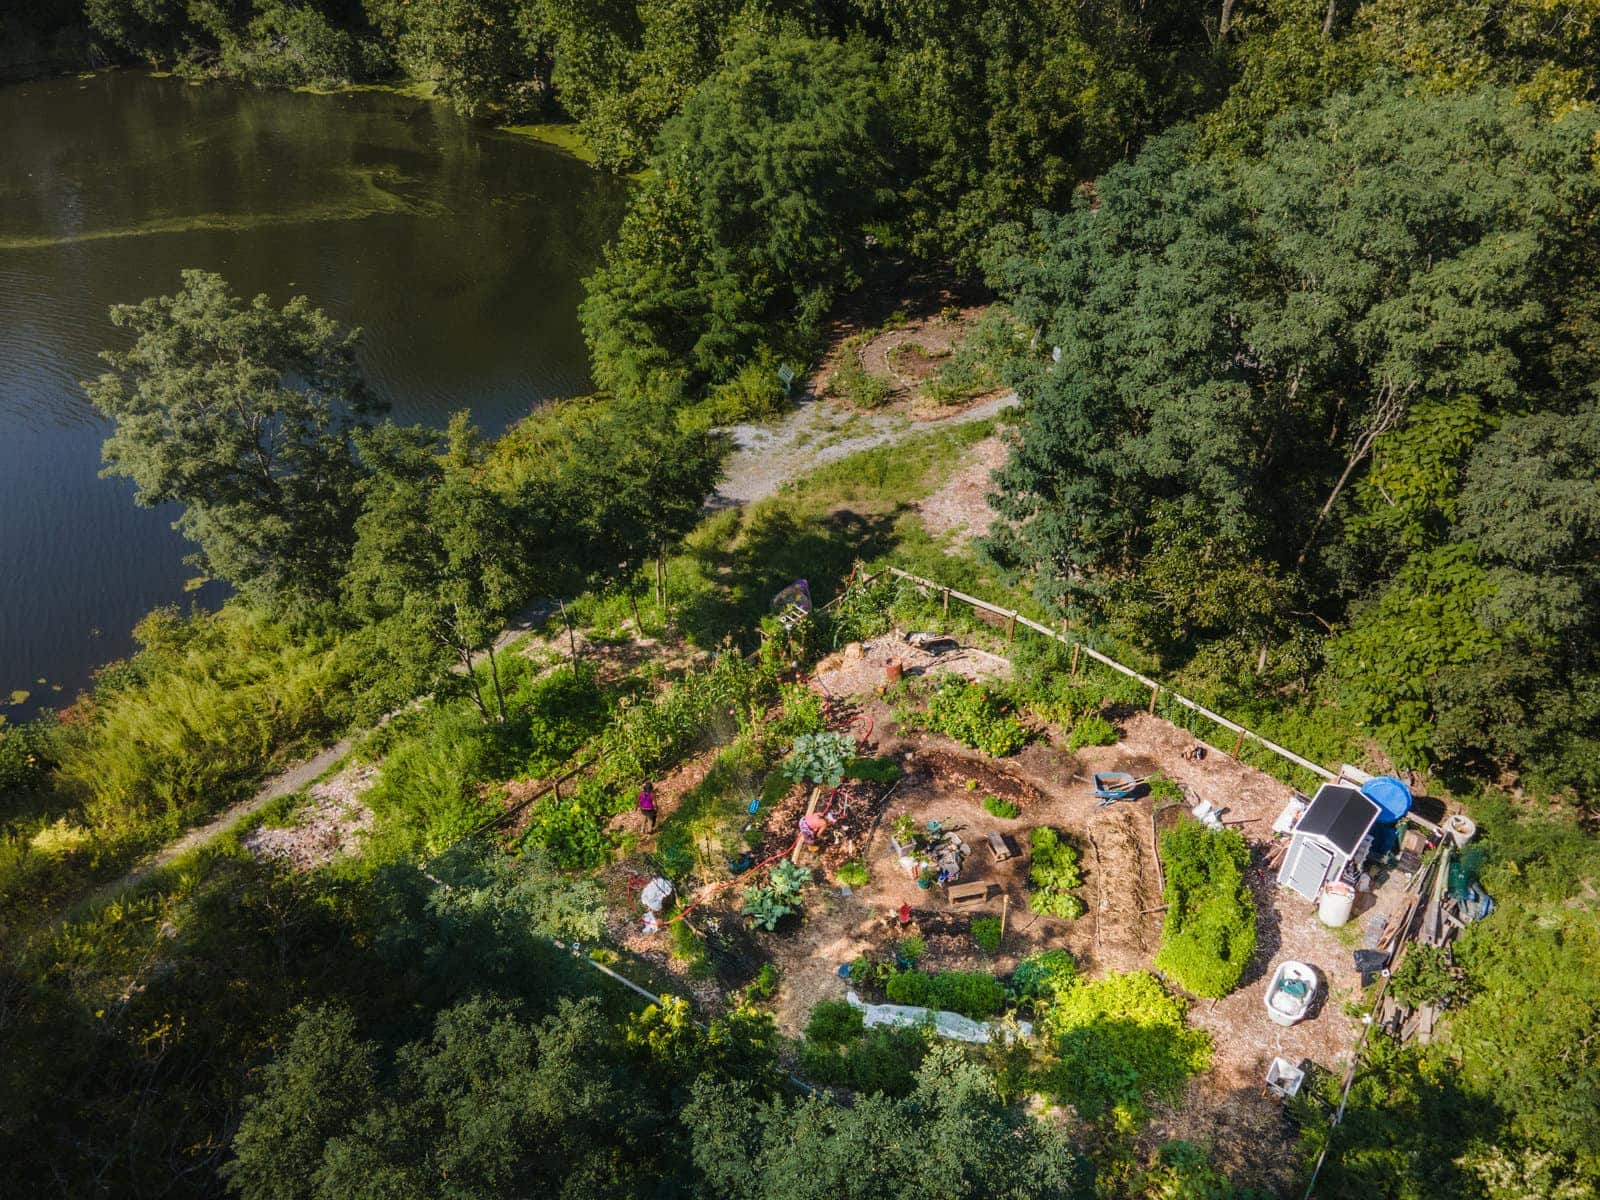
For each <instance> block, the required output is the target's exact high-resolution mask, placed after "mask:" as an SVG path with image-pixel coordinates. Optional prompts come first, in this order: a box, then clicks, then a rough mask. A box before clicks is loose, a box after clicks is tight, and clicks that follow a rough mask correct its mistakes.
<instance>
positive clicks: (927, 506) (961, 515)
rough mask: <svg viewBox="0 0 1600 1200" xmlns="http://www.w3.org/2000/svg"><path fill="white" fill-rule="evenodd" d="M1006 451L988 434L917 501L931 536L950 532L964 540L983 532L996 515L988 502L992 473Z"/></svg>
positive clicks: (959, 541)
mask: <svg viewBox="0 0 1600 1200" xmlns="http://www.w3.org/2000/svg"><path fill="white" fill-rule="evenodd" d="M1008 453H1009V451H1008V449H1007V447H1006V444H1005V442H1004V441H1002V440H1001V439H1000V438H999V437H988V438H985V439H984V440H983V441H981V442H979V443H978V444H977V445H976V446H974V447H972V449H971V450H969V451H968V452H967V461H966V462H965V463H964V464H963V465H962V466H961V468H960V469H959V470H958V471H956V473H955V474H954V475H952V476H950V478H949V480H948V481H947V482H946V483H945V485H944V486H943V487H941V488H940V489H939V490H938V491H936V492H934V493H933V495H931V496H929V497H928V498H927V499H925V500H921V501H919V502H918V503H917V505H916V509H917V513H918V515H920V516H921V517H922V524H923V525H924V526H925V527H926V528H927V530H928V532H929V533H931V534H932V535H933V536H934V537H941V536H943V535H946V534H948V535H950V537H951V538H952V539H953V540H954V541H955V542H956V543H957V544H960V543H964V542H968V541H970V540H972V539H973V538H975V537H978V536H979V535H981V534H983V533H985V532H987V530H988V529H989V526H990V525H992V524H993V523H994V522H995V521H996V520H997V519H998V517H999V514H997V513H996V512H995V511H994V509H993V508H991V507H990V506H989V493H990V492H992V491H993V490H994V483H993V476H994V473H995V472H996V471H998V470H999V469H1000V468H1001V467H1003V466H1005V463H1006V456H1007V454H1008Z"/></svg>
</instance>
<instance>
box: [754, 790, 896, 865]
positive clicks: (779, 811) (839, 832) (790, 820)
mask: <svg viewBox="0 0 1600 1200" xmlns="http://www.w3.org/2000/svg"><path fill="white" fill-rule="evenodd" d="M892 786H893V785H891V784H885V783H866V782H863V781H861V780H857V779H847V780H845V781H844V783H842V784H840V785H839V787H838V789H837V790H836V791H834V792H833V793H832V794H831V795H830V794H829V793H827V792H824V793H823V796H822V799H821V800H820V801H818V803H817V811H818V812H824V813H826V812H832V813H833V814H835V816H836V818H837V819H836V820H835V821H834V823H833V824H832V825H831V826H830V827H829V829H828V832H827V833H826V834H825V835H824V836H823V838H822V844H821V846H820V848H819V849H818V850H817V851H816V852H814V853H808V854H803V855H802V856H801V859H800V861H801V862H802V863H806V864H809V865H813V866H821V867H822V868H823V869H825V870H826V871H828V872H829V873H832V872H833V871H836V870H837V869H838V868H839V867H840V866H842V865H843V864H845V863H847V862H850V861H851V860H852V859H857V858H861V857H862V856H863V855H864V854H865V853H866V850H867V840H868V839H869V838H870V837H871V836H872V831H873V829H874V827H876V825H877V823H878V818H879V817H881V816H882V815H883V810H884V808H885V806H886V802H887V800H888V798H889V792H890V790H891V789H892ZM810 795H811V792H810V789H808V788H793V789H791V790H790V791H789V793H788V795H786V796H784V798H783V799H782V800H780V801H778V802H777V803H776V804H775V805H773V806H772V808H771V810H769V811H768V813H767V819H766V823H765V825H764V826H763V828H764V829H765V830H766V834H767V838H766V844H767V845H768V846H769V847H774V848H775V847H778V846H781V845H786V844H788V843H790V842H793V841H794V839H795V836H796V831H797V830H798V829H799V825H800V818H801V817H803V816H805V813H806V802H807V799H808V797H809V796H810Z"/></svg>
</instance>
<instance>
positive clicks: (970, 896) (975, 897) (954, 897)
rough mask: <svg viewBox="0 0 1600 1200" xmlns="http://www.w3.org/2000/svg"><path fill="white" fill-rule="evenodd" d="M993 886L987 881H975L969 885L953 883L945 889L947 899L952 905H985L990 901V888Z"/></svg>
mask: <svg viewBox="0 0 1600 1200" xmlns="http://www.w3.org/2000/svg"><path fill="white" fill-rule="evenodd" d="M991 886H992V884H991V883H990V881H989V880H987V879H974V880H972V881H971V882H969V883H952V884H951V885H950V886H949V887H948V888H946V889H945V899H946V900H948V901H949V902H950V903H951V904H952V905H957V904H983V903H984V902H985V901H987V900H988V899H989V888H990V887H991Z"/></svg>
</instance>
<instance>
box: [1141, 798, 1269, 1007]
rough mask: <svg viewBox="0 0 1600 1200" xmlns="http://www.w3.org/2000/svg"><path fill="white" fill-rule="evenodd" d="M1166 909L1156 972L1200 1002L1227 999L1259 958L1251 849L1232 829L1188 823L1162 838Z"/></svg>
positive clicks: (1194, 822) (1163, 897) (1156, 961)
mask: <svg viewBox="0 0 1600 1200" xmlns="http://www.w3.org/2000/svg"><path fill="white" fill-rule="evenodd" d="M1161 862H1162V866H1163V869H1164V871H1165V873H1166V879H1167V887H1166V892H1165V894H1164V895H1163V896H1162V900H1163V901H1164V902H1165V904H1166V906H1167V911H1166V914H1165V917H1164V919H1163V921H1162V926H1161V949H1160V951H1159V952H1158V953H1157V954H1156V960H1155V965H1156V968H1157V969H1158V970H1160V971H1163V972H1165V973H1166V974H1167V975H1168V976H1170V977H1171V978H1172V979H1173V980H1174V981H1175V982H1176V983H1177V984H1178V985H1179V986H1180V987H1182V988H1184V989H1185V990H1186V991H1189V992H1192V993H1193V994H1194V995H1196V996H1206V997H1210V998H1215V997H1219V996H1226V995H1227V994H1228V993H1229V992H1231V991H1232V990H1233V989H1234V988H1235V987H1237V986H1238V984H1239V979H1240V977H1241V976H1242V975H1243V974H1244V971H1245V968H1246V967H1247V966H1248V965H1249V963H1250V959H1251V956H1253V955H1254V954H1255V952H1256V906H1255V901H1254V900H1253V899H1252V898H1251V895H1250V887H1249V883H1248V882H1247V880H1246V878H1245V872H1246V871H1247V870H1248V869H1249V866H1250V848H1249V846H1248V845H1247V844H1246V843H1245V840H1244V837H1243V836H1242V835H1241V834H1240V833H1239V832H1238V831H1237V830H1233V829H1222V830H1211V829H1207V828H1206V827H1205V826H1204V825H1201V824H1200V823H1198V822H1196V821H1185V822H1184V823H1183V824H1181V825H1179V826H1178V827H1177V828H1175V829H1171V830H1169V831H1168V832H1167V833H1165V834H1163V835H1162V838H1161Z"/></svg>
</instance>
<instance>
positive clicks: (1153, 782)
mask: <svg viewBox="0 0 1600 1200" xmlns="http://www.w3.org/2000/svg"><path fill="white" fill-rule="evenodd" d="M1145 787H1146V788H1147V789H1149V793H1150V801H1151V803H1153V804H1165V803H1168V802H1169V801H1173V800H1184V799H1186V798H1187V797H1186V796H1185V794H1184V791H1183V784H1181V783H1179V782H1178V781H1177V780H1176V779H1174V778H1172V776H1170V775H1167V774H1164V773H1162V772H1160V771H1157V772H1156V773H1155V774H1154V775H1152V776H1150V777H1149V778H1148V779H1146V780H1145Z"/></svg>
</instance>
